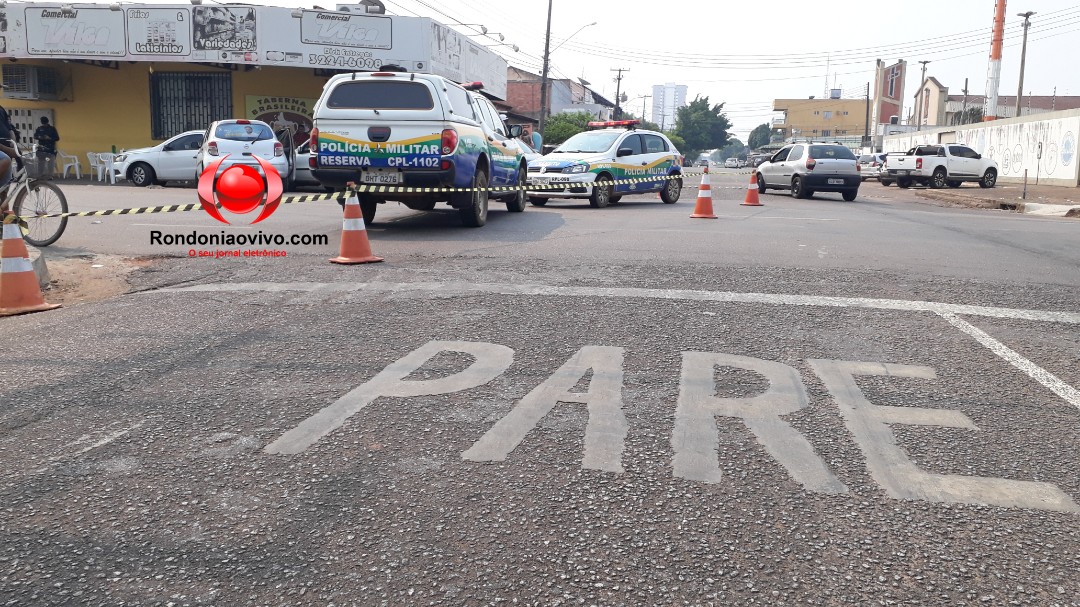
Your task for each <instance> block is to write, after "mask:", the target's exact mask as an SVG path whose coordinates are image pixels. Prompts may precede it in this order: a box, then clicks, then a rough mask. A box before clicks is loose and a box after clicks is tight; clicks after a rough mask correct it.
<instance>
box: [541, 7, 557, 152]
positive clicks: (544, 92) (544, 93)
mask: <svg viewBox="0 0 1080 607" xmlns="http://www.w3.org/2000/svg"><path fill="white" fill-rule="evenodd" d="M552 1H553V0H548V15H547V33H546V34H544V67H543V73H541V74H540V128H539V130H540V138H541V139H543V138H544V122H545V121H546V120H547V102H548V60H549V56H550V55H551V4H552ZM537 151H540V150H537Z"/></svg>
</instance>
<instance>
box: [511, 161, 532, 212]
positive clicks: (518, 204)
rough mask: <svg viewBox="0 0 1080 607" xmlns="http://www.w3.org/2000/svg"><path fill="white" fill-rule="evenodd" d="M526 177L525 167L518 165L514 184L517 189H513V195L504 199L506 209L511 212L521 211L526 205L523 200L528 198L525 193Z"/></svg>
mask: <svg viewBox="0 0 1080 607" xmlns="http://www.w3.org/2000/svg"><path fill="white" fill-rule="evenodd" d="M527 179H528V176H527V174H526V173H525V167H524V166H521V167H518V174H517V182H516V183H515V184H514V185H515V186H517V188H518V189H517V190H515V191H514V197H513V198H511V199H509V200H507V201H506V210H507V211H510V212H511V213H521V212H522V211H524V210H525V207H526V206H528V205H526V204H525V202H526V201H527V200H528V198H529V197H528V196H527V195H526V194H525V182H526V180H527Z"/></svg>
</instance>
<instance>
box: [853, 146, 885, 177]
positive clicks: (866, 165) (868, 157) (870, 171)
mask: <svg viewBox="0 0 1080 607" xmlns="http://www.w3.org/2000/svg"><path fill="white" fill-rule="evenodd" d="M884 164H885V154H882V153H876V154H863V155H862V156H859V173H860V176H861V177H862V180H863V181H866V180H867V179H878V178H879V177H880V176H881V167H882V166H883V165H884Z"/></svg>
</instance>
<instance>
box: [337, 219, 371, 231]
mask: <svg viewBox="0 0 1080 607" xmlns="http://www.w3.org/2000/svg"><path fill="white" fill-rule="evenodd" d="M341 229H342V230H366V229H367V228H365V227H364V220H363V219H346V220H345V221H344V222H342V226H341Z"/></svg>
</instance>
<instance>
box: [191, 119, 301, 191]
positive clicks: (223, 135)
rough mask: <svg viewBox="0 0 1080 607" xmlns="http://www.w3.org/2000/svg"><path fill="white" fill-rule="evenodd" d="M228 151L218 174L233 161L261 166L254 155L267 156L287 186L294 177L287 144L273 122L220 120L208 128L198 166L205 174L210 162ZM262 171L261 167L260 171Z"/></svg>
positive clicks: (201, 172)
mask: <svg viewBox="0 0 1080 607" xmlns="http://www.w3.org/2000/svg"><path fill="white" fill-rule="evenodd" d="M225 155H228V158H225V161H224V162H222V163H221V166H220V167H218V175H220V174H221V173H222V171H224V170H225V169H227V168H228V167H230V166H233V165H234V164H246V165H248V166H251V167H253V168H255V169H259V163H258V161H256V160H255V156H258V157H259V158H261V159H263V160H265V161H266V162H268V163H269V164H270V166H272V167H274V170H276V171H277V172H278V175H279V176H281V181H282V183H283V184H284V185H285V187H286V189H288V187H289V185H291V184H290V183H289V182H291V181H292V179H291V175H292V167H291V166H289V165H290V159H289V157H288V156H286V154H285V148H284V146H282V145H281V142H280V141H278V140H277V139H276V138H275V137H274V131H272V130H271V129H270V125H269V124H266V123H265V122H262V121H261V120H235V119H234V120H219V121H217V122H214V123H212V124H211V125H210V128H208V129H206V139H205V140H204V141H203V144H202V147H201V148H199V153H198V155H197V156H196V157H195V167H196V168H195V170H196V171H197V173H198V174H199V175H202V174H203V171H205V170H206V167H207V166H209V165H210V163H212V162H214V161H215V160H218V159H219V158H222V157H224V156H225ZM260 172H261V171H260Z"/></svg>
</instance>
